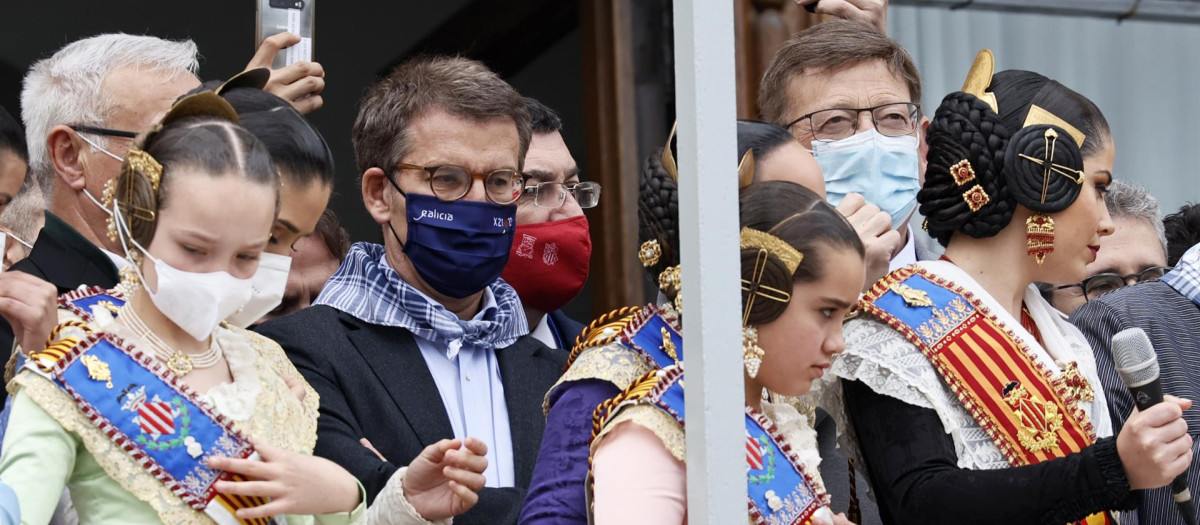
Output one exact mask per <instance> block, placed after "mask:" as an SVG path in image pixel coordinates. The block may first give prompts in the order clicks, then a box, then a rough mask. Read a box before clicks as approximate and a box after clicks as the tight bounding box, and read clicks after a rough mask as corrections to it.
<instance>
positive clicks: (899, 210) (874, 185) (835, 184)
mask: <svg viewBox="0 0 1200 525" xmlns="http://www.w3.org/2000/svg"><path fill="white" fill-rule="evenodd" d="M812 150H813V157H816V159H817V164H820V165H821V171H822V172H824V174H825V200H827V201H829V203H830V204H832V205H834V206H837V205H838V203H840V202H842V199H844V198H846V195H848V194H850V193H858V194H861V195H862V196H863V198H864V199H866V200H867V202H869V203H871V204H874V205H876V206H879V209H881V210H883V211H885V212H887V213H888V214H889V215H891V216H892V227H893V228H899V227H900V226H901V225H902V224H903V223H904V221H906V220H908V218H909V216H910V215H911V213H912V211H913V209H915V207H916V204H917V191H919V190H920V189H921V179H920V163H919V162H918V160H917V137H914V136H912V135H901V136H899V137H886V136H884V135H882V134H880V133H879V131H877V130H875V129H871V130H870V131H866V132H863V133H858V134H855V135H851V136H849V137H847V138H844V139H842V140H836V141H833V142H813V145H812Z"/></svg>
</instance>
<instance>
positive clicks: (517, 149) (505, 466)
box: [260, 57, 566, 525]
mask: <svg viewBox="0 0 1200 525" xmlns="http://www.w3.org/2000/svg"><path fill="white" fill-rule="evenodd" d="M530 134H531V132H530V123H529V117H528V114H527V112H526V110H525V102H524V100H523V99H522V98H521V96H520V95H518V94H517V93H516V91H515V90H513V89H512V87H511V86H509V85H508V84H507V83H505V82H504V81H503V80H501V79H500V78H499V77H497V76H496V74H495V73H493V72H492V71H490V70H488V69H487V67H486V66H484V65H483V64H480V63H479V62H475V61H473V60H468V59H464V58H440V57H435V58H423V59H417V60H414V61H410V62H408V63H405V64H403V65H401V66H400V67H398V68H397V69H396V70H395V71H393V72H392V73H391V74H390V75H388V76H387V77H385V78H384V79H382V80H380V81H379V82H377V83H376V84H375V85H374V86H372V87H371V89H370V90H369V91H368V93H367V94H366V96H365V97H364V99H363V101H362V103H361V105H360V107H359V114H358V118H357V120H356V121H355V125H354V137H353V139H354V152H355V158H356V161H357V164H358V166H359V169H360V171H361V172H362V196H363V203H364V204H365V205H366V208H367V211H368V212H369V213H370V214H371V216H372V218H374V219H375V221H376V222H377V223H378V224H379V225H380V228H381V231H382V233H383V237H384V242H383V244H382V245H379V244H372V243H358V244H355V245H354V246H352V247H351V249H350V252H349V253H348V254H347V255H346V258H345V261H344V262H343V263H342V267H341V268H339V269H338V271H337V273H335V274H334V275H333V277H331V278H330V279H329V281H328V282H327V283H326V285H325V288H324V290H323V291H322V292H321V295H320V296H318V297H317V299H316V301H315V302H314V305H313V306H312V307H309V308H307V309H305V310H301V311H300V312H297V313H296V314H293V315H291V316H287V317H283V318H280V319H277V320H273V321H270V322H267V323H266V324H264V325H262V326H261V327H260V333H262V334H264V335H266V336H268V337H271V338H272V339H275V340H276V341H278V342H279V344H280V345H282V346H283V348H284V349H285V350H287V352H288V355H289V357H290V358H291V359H292V361H293V362H294V363H295V365H296V367H297V368H298V369H299V370H300V372H301V373H302V374H303V375H304V376H305V378H306V379H307V380H308V382H309V384H311V385H312V386H313V388H315V389H316V390H317V392H318V393H319V394H320V396H321V419H320V422H319V429H318V440H317V446H316V449H315V453H316V454H317V455H320V456H324V457H326V458H329V459H331V460H333V461H335V462H337V463H338V464H340V465H341V466H342V467H345V468H346V469H347V470H349V471H350V472H351V473H352V474H354V475H355V476H356V477H357V478H358V479H359V480H360V481H361V482H362V484H363V486H364V487H366V490H367V497H368V501H371V500H374V498H375V496H376V495H377V494H379V493H380V492H381V491H382V490H383V489H384V487H385V486H386V485H387V484H388V483H397V482H399V483H403V482H404V481H403V480H397V479H395V478H397V476H393V474H394V473H396V472H397V470H398V468H399V467H400V466H403V465H406V464H408V463H409V462H411V461H412V460H413V459H414V458H416V456H417V455H418V454H419V453H420V452H421V450H422V449H423V448H424V447H425V446H426V445H428V444H431V443H435V442H437V441H438V440H440V439H443V438H453V437H459V438H466V437H468V436H472V437H476V438H479V439H481V440H482V441H483V442H485V443H486V444H487V446H488V451H487V460H488V466H487V470H486V471H485V472H484V475H485V477H486V478H487V485H486V488H484V489H483V490H481V491H480V492H479V503H478V504H477V505H476V506H475V507H474V508H473V509H471V511H469V512H467V513H465V514H463V515H461V516H458V517H457V518H455V523H458V524H460V525H462V524H469V523H489V524H491V523H515V522H516V520H517V514H518V513H519V511H520V506H521V502H522V500H523V499H524V488H525V487H527V486H528V485H529V481H530V477H531V475H532V470H533V463H534V460H535V455H536V453H537V449H538V446H539V444H540V442H541V436H542V431H543V427H544V425H545V423H544V421H545V420H544V418H543V416H542V408H541V406H542V397H543V396H544V395H545V393H546V391H547V390H548V389H549V387H550V386H551V385H552V384H553V383H554V382H555V381H556V380H557V378H558V376H559V374H560V373H561V371H562V368H563V365H564V363H565V360H566V356H565V354H564V353H563V352H560V351H557V350H551V349H549V348H547V347H546V346H544V345H542V344H541V343H539V342H538V341H537V340H535V339H533V338H532V337H530V336H526V335H523V334H527V333H528V332H529V325H528V322H527V320H526V318H525V314H524V312H523V311H522V308H521V301H520V300H519V299H518V297H517V292H516V291H515V290H513V288H512V287H511V286H509V285H508V284H506V283H505V282H504V281H503V280H500V279H499V277H500V273H501V271H503V270H504V267H505V265H506V263H507V261H508V258H509V252H510V250H511V248H512V245H513V237H514V232H515V226H516V224H515V222H516V221H515V218H516V210H517V206H516V202H517V200H518V199H519V198H520V197H521V195H522V192H523V190H524V188H525V180H524V179H525V178H524V176H523V175H522V174H521V172H520V170H521V167H522V165H521V162H522V159H523V158H524V157H525V152H526V150H527V149H528V147H529V142H530ZM364 438H365V439H367V440H369V442H370V443H371V444H373V445H374V447H375V448H376V449H377V450H378V451H379V454H380V456H382V457H383V458H387V459H386V460H381V459H380V457H379V456H376V454H375V453H374V452H372V451H371V450H369V449H367V448H365V447H363V446H361V445H360V440H361V439H364Z"/></svg>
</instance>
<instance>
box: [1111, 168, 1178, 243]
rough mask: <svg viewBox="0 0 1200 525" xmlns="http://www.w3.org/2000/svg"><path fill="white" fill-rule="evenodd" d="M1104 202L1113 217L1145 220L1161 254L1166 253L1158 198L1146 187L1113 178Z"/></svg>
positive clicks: (1164, 234)
mask: <svg viewBox="0 0 1200 525" xmlns="http://www.w3.org/2000/svg"><path fill="white" fill-rule="evenodd" d="M1104 204H1105V205H1106V206H1107V207H1108V214H1109V215H1111V216H1112V218H1114V219H1131V220H1139V221H1145V222H1146V223H1147V224H1148V225H1150V228H1151V229H1153V230H1154V235H1155V236H1156V237H1158V242H1159V244H1161V245H1162V249H1163V254H1166V253H1167V236H1166V232H1165V229H1164V228H1163V221H1162V214H1161V213H1160V212H1159V211H1158V199H1156V198H1154V196H1153V195H1151V194H1150V192H1149V191H1146V188H1143V187H1141V186H1138V185H1137V184H1132V183H1129V182H1123V181H1119V180H1114V181H1112V184H1109V185H1108V194H1107V195H1105V196H1104Z"/></svg>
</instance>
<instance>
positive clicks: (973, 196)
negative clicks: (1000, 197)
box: [963, 184, 991, 213]
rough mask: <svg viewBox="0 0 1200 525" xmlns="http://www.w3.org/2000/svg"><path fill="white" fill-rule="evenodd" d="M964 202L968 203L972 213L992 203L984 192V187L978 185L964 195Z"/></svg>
mask: <svg viewBox="0 0 1200 525" xmlns="http://www.w3.org/2000/svg"><path fill="white" fill-rule="evenodd" d="M963 200H965V201H967V207H969V208H971V212H972V213H974V212H977V211H979V209H980V208H982V207H984V206H986V205H987V203H988V202H991V199H990V198H988V194H987V192H986V191H984V189H983V186H980V185H978V184H976V185H975V187H974V188H971V189H969V190H967V192H966V193H964V194H963Z"/></svg>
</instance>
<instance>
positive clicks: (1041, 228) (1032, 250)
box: [1025, 213, 1054, 266]
mask: <svg viewBox="0 0 1200 525" xmlns="http://www.w3.org/2000/svg"><path fill="white" fill-rule="evenodd" d="M1025 246H1026V250H1025V253H1027V254H1029V255H1032V256H1033V259H1034V260H1035V261H1037V264H1038V266H1041V265H1042V263H1043V262H1046V256H1047V255H1050V253H1051V252H1053V251H1054V219H1051V218H1050V216H1049V215H1046V214H1044V213H1035V214H1033V216H1031V217H1029V218H1028V219H1025Z"/></svg>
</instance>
